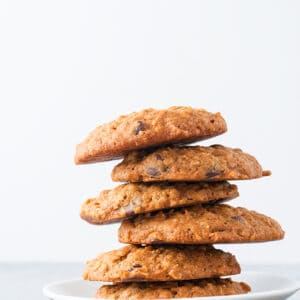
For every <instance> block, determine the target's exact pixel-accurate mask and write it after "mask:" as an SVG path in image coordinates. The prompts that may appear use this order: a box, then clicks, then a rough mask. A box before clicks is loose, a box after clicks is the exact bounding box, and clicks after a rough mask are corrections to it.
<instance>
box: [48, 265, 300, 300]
mask: <svg viewBox="0 0 300 300" xmlns="http://www.w3.org/2000/svg"><path fill="white" fill-rule="evenodd" d="M243 275H246V276H247V275H250V276H255V275H260V276H265V277H267V276H271V277H273V278H275V277H277V278H278V279H280V278H281V279H286V280H288V281H289V284H288V286H287V287H285V288H281V289H275V290H270V291H263V292H254V293H248V294H244V295H230V299H238V298H240V297H241V296H243V297H244V299H245V300H251V299H256V297H264V296H268V297H271V296H284V295H285V294H286V293H296V292H297V291H299V290H300V281H298V280H296V279H294V278H289V277H287V276H282V275H277V274H275V275H274V274H272V273H270V272H257V271H246V272H243V273H241V274H238V275H235V276H233V279H234V278H235V277H236V276H243ZM237 280H243V279H242V278H241V279H237ZM74 281H84V280H83V279H81V278H78V277H77V278H70V279H64V280H59V281H54V282H50V283H48V284H46V285H45V286H44V287H43V294H44V295H45V296H46V297H48V298H50V299H60V300H91V299H96V298H94V297H77V296H66V295H58V294H56V293H54V292H52V291H51V290H49V289H51V287H53V286H56V285H62V284H65V283H70V282H74ZM94 282H97V281H94ZM99 284H103V282H102V281H99ZM105 284H106V283H105ZM58 297H59V298H58ZM199 298H200V297H199ZM99 299H100V298H99ZM178 299H179V300H180V299H186V298H178ZM189 299H193V298H189ZM195 299H197V297H196V298H195ZM202 299H203V300H208V299H220V300H225V299H227V300H228V299H229V298H228V296H210V297H201V300H202ZM166 300H167V299H166Z"/></svg>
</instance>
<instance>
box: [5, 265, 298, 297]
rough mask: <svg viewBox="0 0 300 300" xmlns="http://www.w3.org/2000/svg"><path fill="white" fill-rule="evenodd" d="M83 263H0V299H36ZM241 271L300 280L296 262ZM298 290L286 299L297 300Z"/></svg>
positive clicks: (77, 272) (78, 270)
mask: <svg viewBox="0 0 300 300" xmlns="http://www.w3.org/2000/svg"><path fill="white" fill-rule="evenodd" d="M83 267H84V265H83V264H79V263H55V264H53V263H34V264H27V263H23V264H18V263H6V264H3V263H2V264H0V299H1V300H40V299H44V300H45V299H46V298H45V297H44V296H43V295H42V288H43V286H44V285H45V284H47V283H49V282H52V281H59V280H63V279H69V278H78V277H80V276H81V274H82V270H83ZM242 270H243V271H254V270H255V271H261V272H272V273H278V274H280V275H282V276H287V277H290V278H295V279H297V280H299V281H300V264H286V265H284V264H277V265H242ZM299 299H300V292H299V293H297V294H295V295H294V296H293V297H291V298H289V300H299Z"/></svg>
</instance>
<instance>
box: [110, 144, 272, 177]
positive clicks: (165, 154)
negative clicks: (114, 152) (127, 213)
mask: <svg viewBox="0 0 300 300" xmlns="http://www.w3.org/2000/svg"><path fill="white" fill-rule="evenodd" d="M264 175H270V172H269V171H263V169H262V167H261V166H260V164H259V163H258V161H257V160H256V159H255V158H254V157H253V156H251V155H249V154H247V153H245V152H242V150H240V149H232V148H229V147H224V146H221V145H213V146H210V147H202V146H185V147H180V146H172V147H164V148H158V149H147V150H140V151H133V152H130V153H128V154H127V155H126V156H125V158H124V160H123V161H122V162H121V163H120V164H118V165H117V166H115V168H114V169H113V172H112V179H113V180H114V181H129V182H141V181H143V182H149V181H220V180H236V179H252V178H258V177H262V176H264Z"/></svg>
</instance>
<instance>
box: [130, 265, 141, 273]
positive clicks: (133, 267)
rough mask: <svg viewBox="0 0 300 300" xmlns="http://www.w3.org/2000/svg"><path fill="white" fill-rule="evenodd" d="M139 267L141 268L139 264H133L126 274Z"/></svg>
mask: <svg viewBox="0 0 300 300" xmlns="http://www.w3.org/2000/svg"><path fill="white" fill-rule="evenodd" d="M141 267H142V265H140V264H134V265H132V266H131V267H130V268H129V269H128V272H132V271H133V270H134V269H138V268H141Z"/></svg>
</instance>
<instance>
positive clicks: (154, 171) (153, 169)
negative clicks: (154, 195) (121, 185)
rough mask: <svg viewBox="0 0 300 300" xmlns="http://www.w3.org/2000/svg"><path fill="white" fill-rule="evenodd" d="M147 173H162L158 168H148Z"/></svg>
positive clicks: (157, 174) (154, 174)
mask: <svg viewBox="0 0 300 300" xmlns="http://www.w3.org/2000/svg"><path fill="white" fill-rule="evenodd" d="M147 174H148V175H150V176H159V175H160V171H159V170H158V169H156V168H151V167H150V168H148V169H147Z"/></svg>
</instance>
